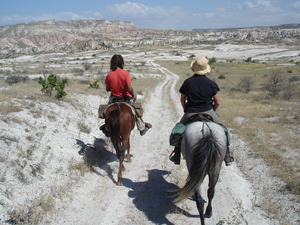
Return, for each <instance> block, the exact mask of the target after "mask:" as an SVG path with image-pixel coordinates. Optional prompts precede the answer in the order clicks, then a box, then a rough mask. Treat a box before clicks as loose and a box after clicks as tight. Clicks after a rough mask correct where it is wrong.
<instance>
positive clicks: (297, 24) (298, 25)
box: [193, 23, 300, 31]
mask: <svg viewBox="0 0 300 225" xmlns="http://www.w3.org/2000/svg"><path fill="white" fill-rule="evenodd" d="M263 27H273V28H276V27H277V28H281V29H289V28H291V29H293V28H299V27H300V23H290V24H281V25H276V26H254V27H227V28H195V29H193V31H201V30H234V29H245V28H263Z"/></svg>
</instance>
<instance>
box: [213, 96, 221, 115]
mask: <svg viewBox="0 0 300 225" xmlns="http://www.w3.org/2000/svg"><path fill="white" fill-rule="evenodd" d="M213 100H214V111H216V110H217V108H218V107H219V105H220V98H219V95H218V93H217V94H216V95H214V96H213Z"/></svg>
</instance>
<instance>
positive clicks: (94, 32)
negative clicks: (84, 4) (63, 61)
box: [0, 20, 300, 58]
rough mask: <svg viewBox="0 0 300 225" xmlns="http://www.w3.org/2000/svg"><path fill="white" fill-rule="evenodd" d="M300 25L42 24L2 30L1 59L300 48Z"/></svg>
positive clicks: (18, 25) (85, 22)
mask: <svg viewBox="0 0 300 225" xmlns="http://www.w3.org/2000/svg"><path fill="white" fill-rule="evenodd" d="M299 39H300V24H290V25H280V26H272V27H253V28H240V29H221V30H192V31H187V30H154V29H142V28H139V27H137V26H136V25H134V24H133V23H131V22H128V21H108V20H77V21H55V20H49V21H40V22H30V23H23V24H16V25H9V26H0V58H8V57H15V56H18V55H22V54H38V53H51V52H65V51H69V52H74V51H87V50H95V49H107V48H117V47H130V46H134V47H137V46H143V45H190V44H209V43H213V44H216V43H222V42H229V43H272V44H275V43H280V42H285V43H288V44H299Z"/></svg>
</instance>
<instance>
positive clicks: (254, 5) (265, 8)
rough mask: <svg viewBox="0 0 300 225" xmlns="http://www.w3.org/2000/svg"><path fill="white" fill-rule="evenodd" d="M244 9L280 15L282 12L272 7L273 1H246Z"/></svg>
mask: <svg viewBox="0 0 300 225" xmlns="http://www.w3.org/2000/svg"><path fill="white" fill-rule="evenodd" d="M243 9H246V10H250V11H253V12H255V13H280V12H281V11H282V10H281V9H280V8H276V7H275V6H273V5H272V3H271V1H266V0H257V1H256V2H250V1H246V2H245V3H244V7H243Z"/></svg>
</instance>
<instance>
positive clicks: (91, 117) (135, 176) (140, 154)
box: [0, 46, 300, 225]
mask: <svg viewBox="0 0 300 225" xmlns="http://www.w3.org/2000/svg"><path fill="white" fill-rule="evenodd" d="M223 47H224V48H225V47H227V48H229V47H230V46H223ZM224 48H220V49H221V50H219V51H225V50H224ZM222 49H223V50H222ZM227 51H228V50H227ZM263 51H265V50H263ZM271 52H276V53H278V51H274V50H272V51H271ZM271 52H270V53H269V54H271ZM211 54H212V53H211ZM214 54H215V55H214V56H215V57H216V52H215V53H214ZM222 54H223V53H222ZM234 54H237V53H236V52H235V53H234ZM241 55H243V56H244V57H247V56H249V55H250V53H249V55H247V54H245V50H244V49H242V51H241V52H240V56H241ZM257 55H259V54H257ZM127 57H129V55H127ZM132 57H133V56H132ZM135 57H139V56H136V55H135ZM165 57H166V58H165V59H166V60H168V57H167V56H165ZM236 57H237V56H236ZM153 59H155V58H154V57H153ZM132 60H134V58H133V59H132ZM176 60H177V59H176ZM147 63H148V64H152V66H153V67H154V68H156V69H158V70H161V71H162V72H163V74H164V75H163V81H162V82H160V83H159V84H158V85H157V86H156V88H155V90H154V91H153V93H152V94H151V95H150V96H149V98H148V99H147V100H146V102H145V104H144V105H143V106H144V109H145V115H144V120H145V121H147V122H150V123H151V124H152V125H153V128H152V129H150V130H149V132H148V133H147V134H146V135H145V136H143V137H141V136H140V135H139V132H138V131H137V129H136V128H135V129H134V130H133V132H132V135H131V154H132V163H127V162H125V168H126V171H125V172H124V173H123V183H124V186H122V187H120V186H117V185H116V179H117V171H118V160H117V158H116V155H115V150H114V149H113V147H112V145H111V144H110V140H109V139H108V138H106V137H105V136H104V135H103V134H102V133H101V132H100V131H99V129H98V128H99V126H100V125H101V124H103V120H100V119H98V118H97V110H98V106H99V104H103V103H105V102H106V101H107V99H105V98H100V97H99V96H92V95H73V96H71V97H72V98H74V99H76V101H78V102H79V103H80V104H79V105H81V106H82V107H80V109H79V108H77V107H76V105H74V104H73V105H71V104H68V103H64V102H61V103H60V104H58V105H57V104H55V103H50V102H48V103H39V102H35V101H34V100H30V99H29V100H27V101H28V102H27V103H28V104H29V105H30V104H31V106H34V107H31V108H23V110H22V111H20V112H16V113H12V114H10V115H4V116H2V120H1V121H0V122H1V124H0V127H1V139H0V144H1V151H2V154H1V161H0V166H1V167H0V168H1V171H0V172H1V174H0V175H1V177H0V178H1V183H0V190H1V196H0V197H1V199H0V203H1V204H0V212H1V213H0V222H1V223H3V224H7V222H9V221H7V220H8V219H9V216H8V211H9V210H12V209H13V208H16V209H20V210H21V207H20V206H22V205H30V204H32V203H34V199H35V198H36V196H40V197H39V198H41V197H43V196H44V195H45V193H46V192H47V190H50V191H51V193H52V194H53V195H54V196H55V210H54V211H55V213H54V215H53V214H49V215H43V222H42V223H43V224H78V225H81V224H82V225H84V224H103V225H104V224H105V225H108V224H199V217H198V211H197V208H196V203H195V201H193V199H192V198H191V199H188V200H186V201H185V202H183V203H180V204H177V205H175V204H174V203H173V202H172V200H173V199H174V198H173V196H172V194H173V193H172V192H171V190H176V189H178V188H180V187H181V186H182V185H183V184H184V181H185V178H186V176H187V170H186V165H185V161H184V160H182V161H181V165H180V166H176V165H174V164H173V163H171V162H170V161H169V159H168V157H169V154H170V153H171V151H172V147H171V146H169V144H168V139H169V134H170V132H171V130H172V128H173V126H174V125H175V123H176V122H177V121H178V120H179V119H180V117H181V116H182V113H183V112H182V109H181V106H180V102H179V94H178V92H177V90H175V84H176V82H177V80H178V76H177V75H176V74H173V73H171V72H170V71H168V70H167V69H165V68H162V67H160V66H159V65H157V64H155V63H153V62H152V59H148V61H147ZM12 101H13V104H14V105H18V104H19V105H22V104H23V103H22V102H21V100H18V99H14V100H12ZM32 108H34V109H32ZM35 110H36V111H35ZM37 111H38V112H42V113H41V114H38V113H36V112H37ZM20 121H22V122H20ZM74 121H75V122H74ZM77 121H82V122H84V123H85V124H87V125H88V126H89V127H91V128H92V129H91V132H90V133H89V134H86V133H82V132H79V131H78V127H77V124H76V123H77ZM228 127H229V126H228ZM231 135H232V138H231V149H232V150H233V152H234V153H235V154H237V156H238V157H239V159H240V162H241V163H247V167H249V168H251V169H249V173H248V174H247V175H245V174H243V173H242V172H241V166H242V165H241V164H238V163H233V165H231V166H229V167H226V166H225V164H224V165H223V167H222V170H221V175H220V179H219V182H218V183H217V186H216V193H215V197H214V200H213V215H212V217H211V218H210V219H206V223H207V224H280V223H282V221H277V220H275V219H274V218H273V217H272V216H270V215H269V212H266V211H263V210H262V208H261V207H260V206H261V205H262V204H267V203H266V202H265V199H266V198H265V197H266V196H264V198H263V197H262V196H263V195H266V193H268V194H269V195H270V196H269V197H270V198H276V199H278V203H279V205H280V207H282V211H284V212H283V213H282V215H284V216H286V217H287V218H288V220H290V221H291V222H290V223H291V224H297V223H299V221H300V220H299V219H300V218H299V208H300V207H299V204H295V201H294V199H293V196H289V195H286V194H282V193H280V187H281V186H282V185H283V184H282V182H281V181H280V180H277V179H276V178H274V177H273V176H272V175H271V173H270V172H269V170H268V168H267V167H266V166H265V165H264V164H263V163H262V162H261V161H260V159H256V158H254V157H253V156H251V154H249V149H248V146H247V143H245V142H243V140H241V139H239V137H238V135H237V134H235V133H234V132H231ZM32 140H35V141H32ZM33 143H39V146H38V147H37V146H35V145H36V144H33ZM30 149H31V150H32V151H35V150H36V151H35V152H34V153H35V154H32V155H31V154H29V153H30V151H29V150H30ZM37 149H39V150H37ZM26 154H27V156H26ZM26 158H27V159H26ZM28 158H29V159H30V160H28ZM83 159H86V160H87V161H89V162H90V163H91V164H93V165H94V166H93V170H92V171H91V172H88V173H85V174H84V176H82V177H81V176H80V175H77V177H78V178H77V181H78V182H75V181H73V182H72V179H73V180H74V177H73V178H72V179H70V177H72V176H74V175H72V174H70V169H69V168H68V166H69V165H70V163H71V161H74V162H80V161H81V160H83ZM243 166H245V165H243ZM5 168H9V169H5ZM75 176H76V175H75ZM15 177H18V179H15ZM202 188H203V194H204V197H205V198H206V196H205V193H206V188H207V180H205V182H204V184H203V185H202ZM266 188H267V189H270V190H269V191H268V192H266V191H265V189H266ZM46 201H47V200H46ZM274 207H278V206H276V205H274ZM288 220H287V221H288ZM5 221H6V223H5ZM286 224H289V223H286Z"/></svg>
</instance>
